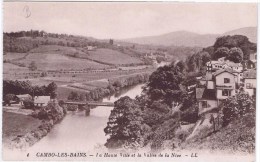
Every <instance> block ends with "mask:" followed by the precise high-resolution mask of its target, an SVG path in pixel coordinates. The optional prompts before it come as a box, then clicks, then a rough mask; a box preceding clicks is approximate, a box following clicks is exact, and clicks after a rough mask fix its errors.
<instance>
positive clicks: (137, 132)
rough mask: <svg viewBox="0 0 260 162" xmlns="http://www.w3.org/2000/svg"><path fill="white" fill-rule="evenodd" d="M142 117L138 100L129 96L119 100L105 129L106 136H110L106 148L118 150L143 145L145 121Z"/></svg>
mask: <svg viewBox="0 0 260 162" xmlns="http://www.w3.org/2000/svg"><path fill="white" fill-rule="evenodd" d="M141 116H142V111H141V109H140V107H139V105H138V102H137V101H136V100H133V99H131V98H130V97H128V96H125V97H122V98H120V99H119V100H117V101H116V102H115V107H114V109H113V110H112V111H111V114H110V116H109V121H108V122H107V127H106V128H105V129H104V131H105V133H106V135H109V136H110V138H109V139H108V140H107V142H106V144H105V146H106V147H108V148H118V147H122V146H134V145H135V144H137V145H139V144H141V141H142V129H141V128H142V121H143V119H142V117H141Z"/></svg>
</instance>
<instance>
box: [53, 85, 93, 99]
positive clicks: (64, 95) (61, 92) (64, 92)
mask: <svg viewBox="0 0 260 162" xmlns="http://www.w3.org/2000/svg"><path fill="white" fill-rule="evenodd" d="M71 92H77V93H78V94H85V93H86V92H88V91H86V90H83V89H78V88H73V87H58V89H57V93H58V99H59V100H67V99H68V96H69V94H70V93H71Z"/></svg>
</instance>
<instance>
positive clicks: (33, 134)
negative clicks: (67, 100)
mask: <svg viewBox="0 0 260 162" xmlns="http://www.w3.org/2000/svg"><path fill="white" fill-rule="evenodd" d="M65 114H66V112H65V110H64V109H63V108H61V107H60V106H59V105H58V102H57V101H53V102H50V103H49V104H48V105H47V106H46V107H43V108H41V109H40V110H36V111H34V112H33V113H32V114H30V115H24V114H19V113H14V112H6V111H3V144H4V145H3V146H4V147H6V148H8V149H20V150H25V149H26V148H28V147H30V146H32V145H33V144H35V143H36V142H38V141H39V140H40V139H42V138H43V137H44V136H46V135H47V134H48V133H49V132H50V130H51V129H52V127H53V126H54V125H55V124H56V123H58V122H59V121H61V120H62V119H63V118H64V116H65Z"/></svg>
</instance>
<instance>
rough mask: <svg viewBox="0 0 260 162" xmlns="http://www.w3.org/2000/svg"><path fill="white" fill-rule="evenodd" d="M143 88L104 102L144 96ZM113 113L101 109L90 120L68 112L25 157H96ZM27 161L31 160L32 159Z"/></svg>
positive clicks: (140, 87)
mask: <svg viewBox="0 0 260 162" xmlns="http://www.w3.org/2000/svg"><path fill="white" fill-rule="evenodd" d="M142 86H143V85H136V86H133V87H130V88H127V89H123V90H121V91H120V92H119V93H118V94H115V95H113V96H110V97H107V98H104V99H103V101H104V102H114V101H116V100H118V99H119V98H120V97H123V96H129V97H130V98H135V97H136V96H137V95H140V94H141V92H142ZM112 109H113V108H112V107H105V106H98V107H96V108H95V109H91V111H90V115H89V116H86V115H85V112H84V111H77V112H71V111H70V112H68V113H67V115H66V116H65V117H64V119H63V120H62V121H61V122H60V123H58V124H56V125H55V126H54V127H53V128H52V130H51V131H50V132H49V133H48V135H47V136H45V137H44V138H42V139H41V140H40V141H39V142H37V143H36V144H34V145H33V146H32V147H30V148H28V149H27V150H26V151H25V152H23V153H22V156H23V157H25V155H27V153H30V155H29V156H32V157H35V155H36V154H37V152H52V153H53V152H54V153H62V152H66V153H77V152H86V153H90V154H91V153H93V154H94V153H95V150H98V149H103V148H104V144H105V142H106V140H107V138H108V136H105V133H104V128H105V127H106V124H107V121H108V117H109V115H110V111H111V110H112ZM16 155H17V154H16ZM26 159H27V160H28V158H26ZM20 160H21V159H20ZM38 160H40V159H38Z"/></svg>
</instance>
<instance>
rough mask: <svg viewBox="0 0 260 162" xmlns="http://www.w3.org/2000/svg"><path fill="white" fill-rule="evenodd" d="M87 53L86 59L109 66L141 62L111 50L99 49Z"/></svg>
mask: <svg viewBox="0 0 260 162" xmlns="http://www.w3.org/2000/svg"><path fill="white" fill-rule="evenodd" d="M88 53H89V56H88V58H90V59H93V60H97V61H102V62H105V63H109V64H115V65H121V64H132V63H133V64H137V63H142V61H140V59H138V58H136V57H131V56H129V55H127V54H124V53H121V52H119V51H115V50H111V49H105V48H100V49H97V50H95V51H89V52H88Z"/></svg>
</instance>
